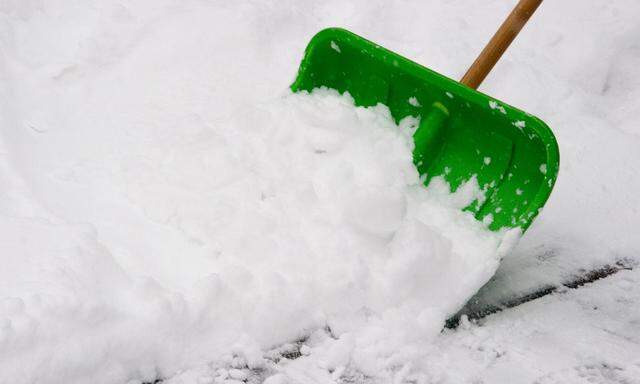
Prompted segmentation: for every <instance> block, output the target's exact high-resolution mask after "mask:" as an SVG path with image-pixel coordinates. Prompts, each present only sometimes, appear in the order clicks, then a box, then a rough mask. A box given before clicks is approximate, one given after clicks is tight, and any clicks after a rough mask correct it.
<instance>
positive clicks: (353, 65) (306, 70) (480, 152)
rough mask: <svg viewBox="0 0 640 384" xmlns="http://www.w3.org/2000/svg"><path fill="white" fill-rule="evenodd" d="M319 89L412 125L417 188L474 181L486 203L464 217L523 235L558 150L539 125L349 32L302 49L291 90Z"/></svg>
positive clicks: (320, 37)
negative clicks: (438, 180) (414, 120)
mask: <svg viewBox="0 0 640 384" xmlns="http://www.w3.org/2000/svg"><path fill="white" fill-rule="evenodd" d="M319 87H327V88H333V89H336V90H337V91H339V92H340V93H344V92H349V94H351V96H352V97H353V99H354V100H355V103H356V105H359V106H372V105H376V104H378V103H382V104H384V105H386V106H387V107H389V110H390V111H391V114H392V116H393V118H394V119H395V120H396V122H399V121H400V120H401V119H403V118H404V117H406V116H410V115H411V116H418V117H420V118H421V124H420V127H419V128H418V131H417V132H416V135H415V136H414V139H415V143H416V147H415V149H414V161H415V163H416V167H417V168H418V171H419V172H420V174H421V175H425V176H426V178H425V183H426V184H428V183H429V181H430V180H431V179H432V178H433V177H435V176H442V177H444V178H445V180H446V181H447V182H448V183H449V184H450V185H451V189H452V191H455V190H456V189H457V188H458V187H459V186H460V185H461V184H462V183H464V182H465V181H467V180H469V179H471V178H472V177H474V176H475V177H477V180H478V183H479V185H480V187H481V188H483V189H484V190H485V196H486V199H485V200H484V201H475V202H473V203H472V204H471V205H470V206H469V207H467V208H465V209H466V210H468V211H471V212H472V213H473V214H474V215H475V217H476V218H477V219H478V220H487V221H488V222H490V224H489V228H490V229H492V230H499V229H501V228H516V227H519V228H521V229H522V230H523V231H524V230H526V229H527V228H528V227H529V225H530V224H531V222H532V221H533V219H534V218H535V217H536V216H537V214H538V213H539V211H540V209H541V208H542V207H543V205H544V204H545V202H546V201H547V199H548V197H549V195H550V193H551V190H552V189H553V185H554V183H555V180H556V176H557V173H558V166H559V153H558V145H557V143H556V140H555V137H554V136H553V133H552V132H551V130H550V129H549V127H548V126H547V125H546V124H545V123H544V122H543V121H542V120H540V119H538V118H536V117H534V116H531V115H529V114H528V113H526V112H523V111H521V110H519V109H516V108H514V107H511V106H509V105H507V104H505V103H503V102H501V101H498V100H496V99H494V98H492V97H490V96H488V95H485V94H483V93H481V92H478V91H476V90H473V89H471V88H468V87H466V86H464V85H462V84H460V83H458V82H457V81H454V80H452V79H449V78H447V77H445V76H443V75H440V74H438V73H436V72H434V71H432V70H430V69H427V68H425V67H423V66H421V65H419V64H417V63H414V62H412V61H410V60H408V59H406V58H404V57H402V56H400V55H398V54H396V53H393V52H391V51H389V50H386V49H384V48H382V47H380V46H379V45H377V44H375V43H373V42H370V41H368V40H366V39H364V38H362V37H359V36H357V35H355V34H353V33H351V32H349V31H346V30H344V29H339V28H329V29H325V30H323V31H320V32H319V33H318V34H317V35H315V36H314V37H313V38H312V39H311V41H310V43H309V45H308V46H307V48H306V50H305V55H304V58H303V60H302V63H301V65H300V69H299V71H298V76H297V78H296V80H295V82H294V83H293V84H292V85H291V89H292V90H293V91H294V92H297V91H311V90H313V89H314V88H319ZM436 114H440V115H441V116H438V115H436ZM489 215H490V216H489ZM487 216H489V217H487Z"/></svg>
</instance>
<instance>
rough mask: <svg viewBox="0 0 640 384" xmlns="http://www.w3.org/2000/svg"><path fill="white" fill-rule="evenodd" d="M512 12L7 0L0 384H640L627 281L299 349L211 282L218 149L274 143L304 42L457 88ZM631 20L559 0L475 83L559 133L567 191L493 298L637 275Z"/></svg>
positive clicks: (556, 197)
mask: <svg viewBox="0 0 640 384" xmlns="http://www.w3.org/2000/svg"><path fill="white" fill-rule="evenodd" d="M513 4H514V1H504V0H501V1H498V0H487V1H483V2H482V4H481V5H480V4H479V2H476V1H471V0H456V1H446V2H445V1H409V2H407V1H378V0H376V1H365V0H362V1H350V2H344V1H337V0H336V1H322V2H312V1H298V0H286V1H262V2H256V1H234V2H225V1H211V2H208V1H201V0H182V1H179V0H173V1H168V0H155V1H150V0H139V1H126V0H120V1H97V0H95V1H67V0H59V1H56V0H0V127H1V128H0V227H1V230H0V382H2V383H4V382H6V383H23V382H24V383H26V382H50V383H59V382H92V383H125V382H129V381H131V382H142V381H153V380H155V379H157V378H161V379H163V380H164V381H165V382H167V383H207V382H213V381H215V380H217V381H221V380H237V381H243V380H244V381H248V382H259V381H261V380H264V379H267V380H269V381H270V382H271V383H286V382H294V383H310V382H311V383H313V382H318V383H324V382H327V383H329V382H390V381H394V382H398V383H401V382H442V383H457V382H470V383H481V382H487V383H495V382H513V383H534V382H537V383H582V382H584V383H592V382H595V383H609V382H610V383H638V382H640V358H639V357H638V356H640V339H639V338H638V335H639V334H640V288H639V285H638V283H640V275H639V274H638V272H637V271H635V270H633V271H622V272H619V273H618V274H616V275H614V276H611V277H609V278H607V279H603V280H600V281H598V282H596V283H593V284H589V285H587V286H584V287H582V288H579V289H575V290H560V291H558V292H557V293H555V294H554V295H551V296H547V297H545V298H542V299H539V300H536V301H533V302H530V303H527V304H524V305H521V306H518V307H516V308H513V309H509V310H506V311H504V312H501V313H498V314H495V315H492V316H490V317H488V318H486V319H484V320H482V321H480V323H479V324H467V323H466V322H464V321H463V322H462V326H461V327H459V328H457V329H455V330H446V331H444V332H443V333H442V334H440V335H437V336H435V337H433V335H428V336H425V335H415V336H414V337H413V338H412V337H411V336H412V335H403V337H399V336H398V335H399V333H398V332H396V333H392V334H393V335H394V337H391V336H390V337H387V338H385V337H383V336H384V335H380V331H378V334H376V330H375V329H369V330H368V332H369V333H367V334H363V333H360V334H357V333H349V332H343V330H340V329H325V328H322V327H319V328H314V329H308V330H307V331H308V332H302V333H301V332H299V328H298V326H297V325H296V324H299V323H298V322H299V321H300V320H301V315H300V314H298V313H290V314H289V316H288V318H287V321H288V324H282V322H281V320H282V318H283V317H279V316H274V315H273V313H276V310H273V311H271V310H268V308H269V307H268V306H267V305H265V303H264V302H256V303H253V306H252V304H251V303H245V304H246V306H247V307H246V308H245V307H238V308H234V307H233V304H234V303H236V302H237V301H234V297H233V296H232V295H231V294H228V295H220V292H223V293H225V291H224V289H221V288H220V282H219V281H217V280H216V279H215V278H213V277H211V276H212V268H213V267H215V266H216V262H215V260H216V255H215V252H214V249H215V247H214V246H213V245H214V244H213V243H214V240H212V239H215V238H216V236H215V235H216V234H217V233H219V232H217V231H216V229H219V228H223V229H224V230H225V231H226V232H225V233H232V232H233V231H231V230H230V229H229V228H226V227H225V225H226V223H219V222H216V218H218V217H226V216H228V215H227V214H226V213H225V211H224V210H225V209H228V207H225V206H224V205H221V204H212V201H211V199H212V196H215V194H213V193H212V192H211V188H215V187H217V186H220V185H222V184H225V183H230V182H231V181H232V180H233V177H234V172H233V171H232V170H229V172H227V173H223V174H215V175H211V174H208V173H207V172H208V171H210V170H212V169H218V170H219V168H220V167H219V166H220V164H225V162H226V161H227V160H228V159H225V158H221V157H220V156H218V154H224V153H226V152H225V151H224V150H223V149H226V147H225V146H226V143H227V142H226V141H225V140H224V139H226V138H225V137H220V136H218V135H216V134H215V133H216V132H218V131H219V130H220V129H221V127H222V128H223V127H225V126H233V127H237V126H243V127H246V129H249V130H250V129H251V128H252V127H251V126H252V124H251V123H253V125H260V124H262V123H264V122H265V121H269V116H264V115H260V114H259V113H257V112H255V111H256V106H258V105H265V104H268V103H273V102H274V100H276V101H277V100H280V99H282V98H283V97H284V96H285V95H286V94H287V93H288V88H287V87H288V85H289V84H290V83H291V82H292V80H293V78H294V76H295V73H296V70H297V66H298V64H299V61H300V58H301V57H302V52H303V50H304V47H305V45H306V43H307V42H308V40H309V39H310V37H311V36H312V35H313V34H314V33H315V32H317V31H319V30H320V29H322V28H324V27H327V26H341V27H345V28H347V29H350V30H352V31H354V32H356V33H358V34H360V35H362V36H365V37H367V38H369V39H370V40H373V41H375V42H377V43H379V44H381V45H383V46H385V47H387V48H389V49H391V50H393V51H396V52H398V53H400V54H403V55H405V56H407V57H409V58H411V59H413V60H415V61H417V62H420V63H422V64H424V65H426V66H428V67H430V68H432V69H434V70H436V71H438V72H440V73H443V74H445V75H447V76H450V77H453V78H459V77H460V76H461V75H462V74H463V73H464V71H465V70H466V67H467V66H468V64H469V63H470V62H472V61H473V59H474V57H475V55H476V54H477V53H478V52H479V50H480V49H481V47H482V46H483V44H484V43H485V42H486V41H487V40H488V39H489V37H490V36H491V34H492V33H493V31H494V30H495V28H496V27H497V26H498V25H499V23H500V22H501V21H502V19H503V18H504V16H505V15H506V14H507V13H508V12H509V10H510V9H511V7H512V6H513ZM638 20H640V3H638V2H637V1H636V0H617V1H615V2H603V1H595V0H592V1H578V0H569V1H551V0H548V1H547V2H545V3H544V4H543V5H542V6H541V7H540V9H539V10H538V12H537V13H536V14H535V15H534V17H533V18H532V20H531V21H530V23H529V24H528V25H527V27H526V28H525V29H524V31H523V32H522V34H521V35H520V36H519V37H518V39H517V40H516V41H515V43H514V44H513V45H512V47H511V48H510V50H509V52H508V53H507V54H506V56H505V57H504V58H503V59H502V61H501V62H500V63H499V64H498V65H497V66H496V68H495V69H494V71H493V73H492V74H491V75H490V76H489V77H488V78H487V80H486V81H485V83H484V84H483V85H482V87H481V90H482V91H484V92H486V93H488V94H490V95H492V96H494V97H496V98H497V99H501V100H504V101H506V102H508V103H509V104H512V105H514V106H517V107H519V108H521V109H523V110H526V111H528V112H531V113H532V114H534V115H537V116H539V117H541V118H542V119H543V120H545V121H546V122H547V123H548V124H549V125H550V126H551V127H552V129H553V130H554V133H555V134H556V137H557V139H558V142H559V145H560V152H561V169H560V175H559V178H558V182H557V184H556V187H555V190H554V192H553V194H552V196H551V198H550V200H549V202H548V204H547V206H546V208H545V210H544V211H543V213H542V214H541V215H540V216H539V217H538V218H537V219H536V221H535V222H534V225H533V226H532V227H531V228H530V229H529V231H528V232H527V233H526V235H525V236H524V237H523V239H522V240H521V242H520V243H519V245H518V247H517V248H516V249H515V250H514V251H513V252H512V253H511V254H510V255H509V256H508V257H506V258H505V259H504V260H503V261H502V263H501V266H500V268H499V269H498V271H497V274H496V276H495V277H494V279H493V280H492V281H491V282H490V283H489V284H488V285H487V286H486V287H485V288H484V290H483V292H482V294H481V296H479V298H480V300H482V301H484V302H486V303H492V302H499V301H501V300H503V299H508V298H512V297H518V296H521V295H523V294H526V293H529V292H531V291H532V290H535V289H537V288H539V287H541V286H546V285H558V284H560V283H561V282H564V281H566V280H569V279H571V278H572V277H573V276H576V275H579V274H580V273H582V271H584V270H589V269H592V268H598V267H600V266H602V265H606V264H614V263H616V262H618V261H624V262H625V263H626V264H627V265H634V264H635V263H637V262H640V254H639V251H640V236H638V227H639V226H640V218H639V215H638V213H639V212H638V210H639V208H640V193H639V192H640V150H639V149H638V148H640V122H639V121H638V118H637V116H638V114H640V101H639V100H640V28H639V27H638V22H637V21H638ZM252 111H253V112H252ZM238 119H240V120H241V122H238ZM218 210H219V211H218ZM225 215H226V216H225ZM252 224H253V225H255V226H256V227H253V230H256V228H258V229H259V228H264V229H268V226H269V225H268V223H252ZM260 225H262V227H260ZM258 245H261V244H247V247H251V246H258ZM256 262H259V260H258V261H256ZM232 273H233V274H234V275H233V279H235V280H234V281H241V279H242V276H243V273H246V271H243V270H236V271H233V272H232ZM247 284H249V283H247ZM278 284H279V283H278V282H277V281H274V282H273V285H270V286H269V287H268V288H269V289H271V291H272V292H274V295H277V292H279V289H280V288H281V287H280V286H279V285H278ZM285 292H289V291H286V290H285ZM293 299H295V298H292V300H293ZM300 300H302V301H300V302H303V301H304V299H300ZM274 302H276V303H283V301H281V300H274ZM298 303H299V302H298ZM298 303H296V304H298ZM294 307H295V305H294ZM229 308H231V309H229ZM218 309H221V310H220V311H218ZM252 309H253V310H254V312H251V310H252ZM229 310H230V311H231V312H225V311H229ZM287 310H288V308H287V307H283V308H277V311H280V312H278V313H282V312H285V313H286V311H287ZM245 313H246V314H247V318H248V319H250V320H251V321H249V322H243V321H241V320H240V321H239V320H238V319H239V318H241V315H242V314H245ZM427 315H428V314H427ZM427 315H425V316H427ZM239 316H240V317H239ZM433 316H434V317H437V314H433ZM423 317H424V316H423ZM427 317H428V316H427ZM302 318H304V317H302ZM255 319H261V320H262V319H263V320H264V321H253V320H255ZM410 320H412V319H402V318H398V319H397V328H398V329H402V328H403V327H406V326H407V324H408V323H409V321H410ZM428 320H429V321H431V320H433V319H428ZM216 327H217V328H216ZM219 329H224V330H229V332H228V333H226V332H222V333H220V332H218V330H219ZM381 329H382V331H385V329H384V328H381ZM408 329H415V328H408ZM243 334H244V336H243ZM259 334H262V335H264V339H261V340H259V341H256V340H255V339H254V338H252V337H251V336H252V335H259ZM354 335H355V336H354ZM395 336H398V337H395ZM421 337H424V338H425V339H424V340H422V339H421ZM363 340H376V343H377V344H375V345H370V344H366V343H365V344H363ZM260 343H262V344H260ZM267 344H269V345H271V347H270V349H265V348H264V347H263V346H264V345H267ZM283 354H284V355H285V356H290V357H298V358H296V359H286V358H281V356H282V355H283ZM372 356H373V357H374V358H373V360H372Z"/></svg>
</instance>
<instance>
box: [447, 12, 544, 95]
mask: <svg viewBox="0 0 640 384" xmlns="http://www.w3.org/2000/svg"><path fill="white" fill-rule="evenodd" d="M540 3H542V0H520V1H519V2H518V5H516V7H515V8H514V9H513V11H511V13H510V14H509V16H508V17H507V19H506V20H505V21H504V22H503V23H502V25H501V26H500V29H498V31H497V32H496V33H495V35H493V37H492V38H491V40H490V41H489V43H488V44H487V46H486V47H484V49H483V50H482V52H481V53H480V55H479V56H478V58H477V59H476V61H474V62H473V64H471V67H469V69H468V70H467V73H465V74H464V76H463V77H462V80H460V82H461V83H462V84H464V85H466V86H468V87H470V88H473V89H476V88H478V86H479V85H480V83H482V81H483V80H484V78H485V77H486V76H487V75H488V74H489V72H490V71H491V69H492V68H493V66H494V65H496V63H497V62H498V59H500V56H502V54H503V53H504V51H506V50H507V47H509V44H511V42H512V41H513V39H515V37H516V36H517V35H518V32H520V30H521V29H522V27H524V25H525V24H526V23H527V20H529V18H530V17H531V15H533V12H535V10H536V9H537V8H538V6H539V5H540Z"/></svg>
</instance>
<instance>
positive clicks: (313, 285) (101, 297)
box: [0, 90, 503, 382]
mask: <svg viewBox="0 0 640 384" xmlns="http://www.w3.org/2000/svg"><path fill="white" fill-rule="evenodd" d="M416 127H417V119H415V118H412V117H408V118H405V119H404V120H403V121H402V122H401V123H400V126H397V125H396V124H395V123H394V122H393V119H392V117H391V115H390V112H389V110H388V108H387V107H385V106H383V105H378V106H376V107H371V108H361V107H358V108H356V107H355V106H354V104H353V100H352V99H351V97H350V96H349V95H348V94H346V95H343V96H340V95H338V93H337V92H335V91H332V90H317V91H315V92H313V93H312V94H307V93H301V94H291V95H287V96H285V97H282V98H279V99H276V100H274V101H272V102H271V103H268V104H264V105H261V106H259V107H256V108H248V109H246V110H242V111H238V113H237V114H236V117H234V118H233V119H231V120H229V121H219V122H216V123H215V124H211V125H210V126H209V127H208V129H206V130H202V131H201V132H199V133H198V134H197V135H194V136H193V137H192V138H191V139H190V140H189V141H187V142H184V143H182V144H181V145H174V146H172V148H165V149H156V148H150V149H149V150H148V151H147V152H146V154H145V157H144V158H137V159H133V158H130V157H127V156H125V158H124V160H123V161H122V162H121V163H120V166H121V167H124V169H123V172H122V176H123V177H122V178H121V180H119V183H116V182H117V180H115V179H114V180H111V181H112V182H113V185H117V188H118V190H119V195H120V196H121V198H122V199H126V200H127V201H128V202H129V204H130V206H129V209H131V210H134V211H136V212H138V213H139V214H140V215H143V216H145V217H146V218H147V219H148V220H149V222H148V223H147V224H146V225H161V226H166V227H168V228H171V229H174V230H175V231H177V232H178V233H180V234H181V235H182V236H183V237H184V238H186V239H187V240H188V241H189V242H191V243H193V244H194V245H195V247H197V248H198V252H197V253H192V252H189V250H188V249H174V250H173V253H172V255H171V258H170V259H169V260H165V263H166V266H165V267H167V268H169V269H168V270H164V271H158V272H156V271H154V269H155V267H154V264H155V263H154V257H155V255H153V254H140V253H138V252H136V250H135V249H115V250H113V251H111V250H109V249H108V246H105V245H103V244H101V239H100V236H99V235H98V234H96V232H95V230H94V229H93V228H92V227H91V226H90V225H86V224H85V225H80V224H79V225H64V224H61V223H52V222H39V221H35V220H27V219H21V220H16V219H13V218H12V219H4V220H3V225H4V226H5V227H6V228H5V230H4V231H3V232H4V233H5V235H4V236H9V237H10V238H14V239H16V240H15V241H13V242H11V243H10V244H6V245H5V247H4V250H3V251H4V255H5V258H7V257H8V260H9V262H7V260H5V268H4V270H3V279H2V280H3V281H2V286H3V292H4V293H5V294H8V295H9V296H10V297H9V298H7V299H5V301H4V306H3V309H2V315H3V317H4V319H5V320H4V325H3V333H2V335H3V345H2V350H3V353H4V358H3V359H2V363H0V371H1V372H2V375H4V377H5V378H6V379H10V378H13V379H14V380H19V381H30V380H37V379H38V378H40V377H41V375H42V372H47V375H51V377H58V378H62V377H65V379H67V380H82V381H85V380H86V381H92V382H103V381H104V382H106V381H114V380H119V381H126V380H127V379H132V378H139V379H142V380H151V381H153V380H154V379H156V378H157V377H166V376H167V375H170V374H172V373H174V372H175V371H176V370H177V369H179V368H184V367H185V366H188V364H196V363H203V362H207V361H213V362H218V364H221V365H224V362H226V360H224V359H225V358H227V356H229V355H230V354H235V356H236V357H238V358H241V359H242V361H243V364H247V366H248V367H249V368H254V369H255V368H268V363H269V360H268V359H267V357H268V356H267V355H266V352H267V351H268V350H270V349H272V348H274V347H276V346H279V345H283V344H286V343H288V342H291V341H294V340H299V339H302V338H307V337H309V335H310V334H312V333H313V332H317V331H320V333H321V334H322V333H324V332H325V331H326V330H330V333H331V335H333V337H336V338H338V339H341V340H347V341H346V342H347V343H357V344H359V345H358V349H357V352H356V353H355V354H354V355H353V356H351V353H350V352H348V351H342V350H341V351H334V350H332V349H326V348H325V349H326V350H323V349H322V348H321V349H320V351H319V352H318V353H322V354H325V355H326V356H325V359H324V360H325V361H326V364H327V366H326V368H327V369H329V370H331V371H333V370H335V369H338V368H340V367H342V369H344V367H346V366H348V365H349V360H350V359H352V358H357V359H359V360H361V361H357V362H356V363H355V364H351V365H352V367H351V368H355V369H358V370H359V371H361V372H363V373H365V374H367V375H372V376H379V375H381V374H383V372H385V370H390V369H393V368H395V364H393V363H390V362H389V360H394V359H393V358H391V357H390V356H394V355H395V354H397V353H399V352H401V351H402V349H401V348H399V347H400V346H405V347H406V345H408V344H415V345H416V347H417V346H419V345H420V343H425V342H426V341H427V340H430V339H432V338H433V337H434V336H435V335H437V334H438V333H439V332H440V330H441V329H442V326H443V323H444V320H445V319H446V317H447V316H450V315H451V314H453V313H454V312H455V311H456V310H457V309H459V307H460V306H461V305H463V304H464V303H465V301H466V300H467V299H468V298H469V297H470V296H471V295H472V294H473V293H475V292H476V291H477V290H478V289H479V288H480V287H481V286H482V285H483V284H484V283H486V282H487V281H488V279H489V278H490V277H491V276H492V275H493V274H494V272H495V270H496V269H497V267H498V263H499V258H500V256H501V255H500V254H499V253H498V248H499V246H500V244H501V239H502V235H503V233H494V232H491V231H489V230H488V229H486V228H485V227H484V226H483V224H482V223H480V222H478V221H477V220H475V219H474V217H473V215H472V214H470V213H468V212H463V211H462V208H464V207H465V206H467V205H469V204H470V203H471V201H473V200H474V199H482V198H483V196H482V192H481V191H480V189H479V187H478V185H477V182H476V180H475V178H474V179H471V180H470V181H469V182H467V183H466V184H464V185H463V186H462V187H461V188H459V189H458V190H457V191H456V193H455V194H451V193H450V192H449V187H448V185H447V184H446V183H445V182H444V181H443V180H440V179H435V180H434V181H433V182H432V183H430V187H429V188H428V189H426V188H425V187H424V186H423V185H422V180H421V178H420V177H419V175H418V173H417V170H416V168H415V166H414V165H413V162H412V150H413V140H412V135H413V132H414V131H415V128H416ZM83 173H84V174H83ZM52 177H55V178H56V179H57V180H58V182H60V183H71V184H75V185H77V184H83V183H86V182H92V181H93V180H92V177H91V176H90V175H88V174H87V169H86V168H85V169H83V167H80V168H74V169H68V170H64V171H63V170H60V171H58V172H56V173H54V174H53V175H52ZM101 215H103V217H105V218H109V217H110V212H103V213H101ZM114 219H115V218H114ZM132 236H133V239H132V242H133V243H134V244H135V243H136V242H138V241H142V242H144V241H154V242H158V243H160V244H163V243H164V242H165V240H164V239H162V238H160V237H158V238H154V237H137V236H136V234H132ZM19 239H23V240H19ZM25 241H26V242H27V243H28V244H33V245H31V246H25V245H24V242H25ZM502 252H503V251H502ZM187 275H188V276H190V278H191V280H185V276H187ZM191 276H192V277H191ZM177 278H181V279H182V281H181V282H180V284H179V285H176V284H175V281H176V279H177ZM398 324H402V327H398ZM333 348H334V349H335V347H333ZM352 348H353V347H352ZM419 349H420V348H418V350H419ZM18 351H22V352H21V353H18ZM404 353H406V352H404ZM405 358H406V356H405ZM27 362H28V364H27ZM34 366H37V367H40V368H39V369H37V370H32V369H31V367H34Z"/></svg>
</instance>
